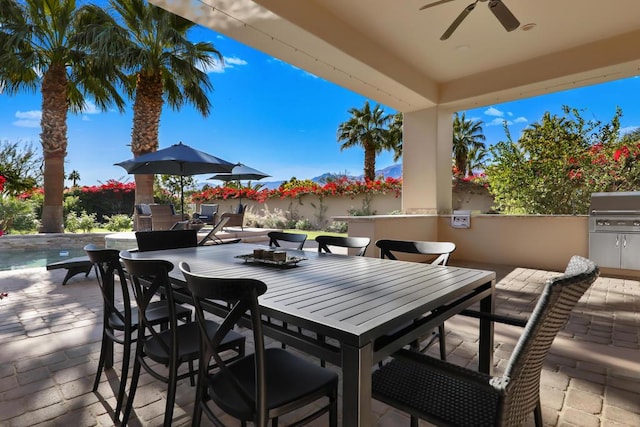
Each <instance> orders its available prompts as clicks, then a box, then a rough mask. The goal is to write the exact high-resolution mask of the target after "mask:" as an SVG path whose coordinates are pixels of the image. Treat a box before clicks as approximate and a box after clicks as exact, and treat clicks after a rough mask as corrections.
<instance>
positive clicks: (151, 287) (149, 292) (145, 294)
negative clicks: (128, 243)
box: [119, 251, 178, 355]
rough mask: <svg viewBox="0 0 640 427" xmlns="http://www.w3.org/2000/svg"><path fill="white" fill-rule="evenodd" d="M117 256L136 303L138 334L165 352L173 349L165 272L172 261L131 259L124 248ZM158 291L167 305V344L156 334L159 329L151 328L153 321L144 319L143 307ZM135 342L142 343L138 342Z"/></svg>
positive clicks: (171, 304)
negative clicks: (129, 282)
mask: <svg viewBox="0 0 640 427" xmlns="http://www.w3.org/2000/svg"><path fill="white" fill-rule="evenodd" d="M119 255H120V259H121V260H122V262H123V263H124V267H125V269H126V271H127V273H128V274H129V278H130V279H131V284H132V288H133V296H134V297H135V300H136V305H137V306H138V313H139V314H138V325H139V329H138V337H141V336H144V337H151V336H153V337H155V338H156V339H157V342H158V343H159V344H160V346H161V347H162V348H163V350H164V351H165V353H166V354H167V355H170V354H172V353H171V349H175V348H177V346H176V345H174V343H177V342H178V332H177V330H178V320H177V317H176V311H175V307H176V304H175V299H174V296H173V287H172V286H171V282H170V281H169V272H170V271H171V270H173V264H171V263H170V262H169V261H165V260H161V259H135V258H133V257H132V255H131V253H129V252H128V251H120V253H119ZM159 293H162V294H163V295H164V296H165V298H166V300H167V307H168V308H169V322H168V323H169V329H170V330H171V333H170V335H171V342H170V343H167V342H166V340H163V339H161V338H160V337H159V334H160V332H161V331H160V330H157V331H156V329H155V328H154V327H153V325H154V324H153V323H152V322H150V321H149V320H148V318H147V315H148V314H147V307H148V306H149V303H151V302H152V300H153V299H154V297H155V296H156V295H158V294H159ZM138 345H143V344H142V343H140V344H138Z"/></svg>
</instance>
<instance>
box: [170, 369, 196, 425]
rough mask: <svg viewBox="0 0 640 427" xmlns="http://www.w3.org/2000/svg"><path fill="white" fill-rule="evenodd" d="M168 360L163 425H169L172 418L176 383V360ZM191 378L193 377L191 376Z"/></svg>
mask: <svg viewBox="0 0 640 427" xmlns="http://www.w3.org/2000/svg"><path fill="white" fill-rule="evenodd" d="M173 359H174V358H171V361H170V362H169V381H168V384H167V406H166V407H165V410H164V426H165V427H171V420H172V419H173V407H174V405H175V402H176V387H177V383H178V361H177V360H173ZM192 365H193V363H192ZM191 378H192V379H193V377H191Z"/></svg>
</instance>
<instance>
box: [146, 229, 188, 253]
mask: <svg viewBox="0 0 640 427" xmlns="http://www.w3.org/2000/svg"><path fill="white" fill-rule="evenodd" d="M136 242H137V243H138V251H139V252H146V251H158V250H164V249H180V248H191V247H195V246H198V231H197V230H159V231H158V230H156V231H136Z"/></svg>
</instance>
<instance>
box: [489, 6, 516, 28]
mask: <svg viewBox="0 0 640 427" xmlns="http://www.w3.org/2000/svg"><path fill="white" fill-rule="evenodd" d="M489 9H491V12H493V14H494V15H495V16H496V18H498V21H500V23H501V24H502V26H503V27H504V29H505V30H507V31H513V30H515V29H516V28H518V27H519V26H520V21H518V20H517V19H516V17H515V16H513V13H511V11H510V10H509V8H508V7H507V6H506V5H505V4H504V3H502V1H501V0H491V1H490V2H489Z"/></svg>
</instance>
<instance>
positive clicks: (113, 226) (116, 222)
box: [104, 214, 133, 231]
mask: <svg viewBox="0 0 640 427" xmlns="http://www.w3.org/2000/svg"><path fill="white" fill-rule="evenodd" d="M104 219H105V220H107V222H106V224H105V227H106V229H107V230H109V231H127V230H131V229H132V228H133V219H132V218H131V217H130V216H128V215H124V214H117V215H111V216H107V215H105V216H104Z"/></svg>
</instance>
